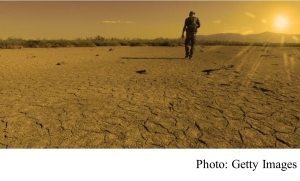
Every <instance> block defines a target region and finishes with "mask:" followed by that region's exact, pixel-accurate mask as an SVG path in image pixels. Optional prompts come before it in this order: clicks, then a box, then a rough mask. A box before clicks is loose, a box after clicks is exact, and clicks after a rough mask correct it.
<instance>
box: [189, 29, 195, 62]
mask: <svg viewBox="0 0 300 181" xmlns="http://www.w3.org/2000/svg"><path fill="white" fill-rule="evenodd" d="M195 45H196V33H193V34H192V35H191V51H190V59H191V58H192V57H193V54H194V52H195Z"/></svg>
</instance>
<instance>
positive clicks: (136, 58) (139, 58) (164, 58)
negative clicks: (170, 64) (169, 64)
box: [121, 57, 185, 60]
mask: <svg viewBox="0 0 300 181" xmlns="http://www.w3.org/2000/svg"><path fill="white" fill-rule="evenodd" d="M121 59H135V60H145V59H146V60H181V59H185V58H178V57H176V58H170V57H121Z"/></svg>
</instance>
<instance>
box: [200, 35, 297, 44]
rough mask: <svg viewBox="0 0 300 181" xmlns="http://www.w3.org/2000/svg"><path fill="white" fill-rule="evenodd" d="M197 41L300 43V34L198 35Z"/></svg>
mask: <svg viewBox="0 0 300 181" xmlns="http://www.w3.org/2000/svg"><path fill="white" fill-rule="evenodd" d="M197 40H205V41H237V42H259V43H261V42H269V43H300V34H293V35H291V34H282V33H272V32H263V33H259V34H248V35H241V34H236V33H219V34H212V35H197Z"/></svg>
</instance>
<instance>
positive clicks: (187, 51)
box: [184, 33, 191, 58]
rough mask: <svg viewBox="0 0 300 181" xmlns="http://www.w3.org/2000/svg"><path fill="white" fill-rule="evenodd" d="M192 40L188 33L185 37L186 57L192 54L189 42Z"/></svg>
mask: <svg viewBox="0 0 300 181" xmlns="http://www.w3.org/2000/svg"><path fill="white" fill-rule="evenodd" d="M190 42H191V36H190V34H189V33H187V34H186V38H185V43H184V45H185V58H188V57H189V56H190V48H189V44H190Z"/></svg>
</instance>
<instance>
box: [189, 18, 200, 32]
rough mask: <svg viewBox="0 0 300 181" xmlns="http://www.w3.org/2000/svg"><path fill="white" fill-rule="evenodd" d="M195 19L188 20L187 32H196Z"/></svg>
mask: <svg viewBox="0 0 300 181" xmlns="http://www.w3.org/2000/svg"><path fill="white" fill-rule="evenodd" d="M197 20H198V18H197V17H191V18H188V24H187V31H190V32H197V27H198V25H197Z"/></svg>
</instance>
